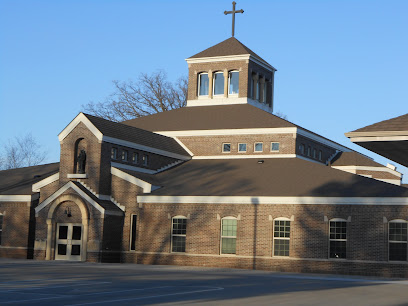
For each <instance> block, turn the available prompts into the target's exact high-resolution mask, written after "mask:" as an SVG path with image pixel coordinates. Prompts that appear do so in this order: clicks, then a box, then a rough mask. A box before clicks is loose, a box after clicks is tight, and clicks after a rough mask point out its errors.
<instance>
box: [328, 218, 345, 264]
mask: <svg viewBox="0 0 408 306" xmlns="http://www.w3.org/2000/svg"><path fill="white" fill-rule="evenodd" d="M329 242H330V250H329V254H330V258H346V249H347V222H346V221H330V233H329Z"/></svg>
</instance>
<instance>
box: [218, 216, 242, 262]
mask: <svg viewBox="0 0 408 306" xmlns="http://www.w3.org/2000/svg"><path fill="white" fill-rule="evenodd" d="M223 220H235V221H236V222H237V229H236V232H235V236H223V235H222V222H223ZM220 230H221V231H220V255H236V254H237V235H238V218H236V217H233V216H228V217H224V218H222V219H221V228H220ZM222 238H229V239H235V253H223V252H222Z"/></svg>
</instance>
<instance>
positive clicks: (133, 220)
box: [130, 215, 137, 251]
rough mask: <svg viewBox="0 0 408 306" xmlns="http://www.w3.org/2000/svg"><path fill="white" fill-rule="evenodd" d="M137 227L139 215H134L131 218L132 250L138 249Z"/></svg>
mask: <svg viewBox="0 0 408 306" xmlns="http://www.w3.org/2000/svg"><path fill="white" fill-rule="evenodd" d="M136 229H137V215H132V216H131V218H130V250H131V251H136Z"/></svg>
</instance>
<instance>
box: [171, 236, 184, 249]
mask: <svg viewBox="0 0 408 306" xmlns="http://www.w3.org/2000/svg"><path fill="white" fill-rule="evenodd" d="M171 251H172V252H185V251H186V237H185V236H173V243H172V249H171Z"/></svg>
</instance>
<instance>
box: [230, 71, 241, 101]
mask: <svg viewBox="0 0 408 306" xmlns="http://www.w3.org/2000/svg"><path fill="white" fill-rule="evenodd" d="M228 88H229V90H228V94H229V95H237V94H238V92H239V72H238V71H231V72H230V73H229V74H228Z"/></svg>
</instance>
